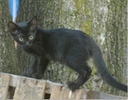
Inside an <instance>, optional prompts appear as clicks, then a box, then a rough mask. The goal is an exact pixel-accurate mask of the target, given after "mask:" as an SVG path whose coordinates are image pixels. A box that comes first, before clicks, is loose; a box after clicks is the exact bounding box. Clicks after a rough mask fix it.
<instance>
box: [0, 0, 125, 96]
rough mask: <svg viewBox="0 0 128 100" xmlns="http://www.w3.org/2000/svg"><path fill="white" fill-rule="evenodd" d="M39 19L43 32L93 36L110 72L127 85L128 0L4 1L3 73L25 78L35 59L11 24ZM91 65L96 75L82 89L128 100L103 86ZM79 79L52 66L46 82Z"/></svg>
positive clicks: (0, 3)
mask: <svg viewBox="0 0 128 100" xmlns="http://www.w3.org/2000/svg"><path fill="white" fill-rule="evenodd" d="M14 1H15V2H14ZM35 15H36V16H37V17H38V23H39V26H40V27H42V28H43V29H52V28H68V29H75V30H81V31H83V32H85V33H86V34H88V35H89V36H91V37H92V38H93V39H94V40H95V41H96V42H97V44H98V46H99V47H100V49H101V51H102V54H103V58H104V60H105V62H106V65H107V68H108V69H109V72H110V73H111V74H112V76H113V77H114V78H115V79H116V80H118V81H120V82H122V83H124V84H127V67H126V66H127V0H0V72H6V73H11V74H16V75H21V73H22V72H23V71H26V70H28V68H29V66H30V64H31V63H32V60H33V57H32V56H30V55H28V54H26V53H25V52H24V51H23V50H22V49H21V48H20V46H19V45H17V44H16V42H15V41H14V40H13V38H12V37H11V35H10V33H9V30H8V27H7V23H8V21H11V20H12V21H14V22H16V23H18V22H23V21H28V20H29V19H31V18H32V17H33V16H35ZM89 65H90V67H91V68H92V70H93V71H92V74H91V77H90V79H89V81H87V82H86V83H85V84H84V85H83V86H82V87H84V88H86V89H90V90H95V91H101V92H105V93H110V94H116V95H121V96H126V93H124V92H121V91H118V90H116V89H115V88H112V87H110V86H108V85H107V84H106V83H105V82H103V80H102V79H101V78H100V76H99V75H98V73H97V71H96V69H95V66H94V65H93V63H92V60H91V59H90V61H89ZM77 76H78V74H77V73H76V72H74V71H73V70H71V69H69V68H68V67H66V66H64V65H61V64H60V63H58V62H51V63H50V64H49V66H48V69H47V71H46V72H45V76H44V78H43V79H45V80H50V81H52V82H57V83H62V84H66V83H67V82H68V81H69V80H70V81H72V80H75V79H76V78H77Z"/></svg>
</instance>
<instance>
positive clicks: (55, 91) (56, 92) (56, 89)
mask: <svg viewBox="0 0 128 100" xmlns="http://www.w3.org/2000/svg"><path fill="white" fill-rule="evenodd" d="M60 90H61V86H59V85H53V86H52V90H51V96H50V99H59V98H60Z"/></svg>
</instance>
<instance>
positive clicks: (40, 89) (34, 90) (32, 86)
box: [13, 78, 45, 99]
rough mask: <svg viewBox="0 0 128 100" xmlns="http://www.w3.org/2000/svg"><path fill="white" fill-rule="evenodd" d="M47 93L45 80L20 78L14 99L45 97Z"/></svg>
mask: <svg viewBox="0 0 128 100" xmlns="http://www.w3.org/2000/svg"><path fill="white" fill-rule="evenodd" d="M44 94H45V82H44V81H40V80H36V79H28V78H19V79H18V81H17V86H16V90H15V94H14V98H13V99H43V98H44Z"/></svg>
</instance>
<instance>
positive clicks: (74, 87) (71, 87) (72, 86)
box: [67, 81, 79, 91]
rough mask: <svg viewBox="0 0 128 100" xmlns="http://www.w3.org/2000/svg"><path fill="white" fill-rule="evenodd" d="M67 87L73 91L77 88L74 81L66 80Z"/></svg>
mask: <svg viewBox="0 0 128 100" xmlns="http://www.w3.org/2000/svg"><path fill="white" fill-rule="evenodd" d="M67 85H68V88H69V89H70V90H72V91H75V90H76V89H79V87H78V85H77V84H76V83H75V82H70V81H69V82H68V84H67Z"/></svg>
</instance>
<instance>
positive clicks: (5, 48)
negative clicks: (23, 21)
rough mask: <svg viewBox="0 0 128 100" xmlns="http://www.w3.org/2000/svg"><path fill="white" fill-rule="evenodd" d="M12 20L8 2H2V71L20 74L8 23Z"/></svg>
mask: <svg viewBox="0 0 128 100" xmlns="http://www.w3.org/2000/svg"><path fill="white" fill-rule="evenodd" d="M10 20H12V19H11V15H10V12H9V6H8V0H0V71H1V72H7V73H15V72H19V68H18V66H17V64H18V61H17V54H16V50H15V46H14V40H13V38H12V37H11V35H10V33H9V31H8V26H7V24H8V22H9V21H10Z"/></svg>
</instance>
